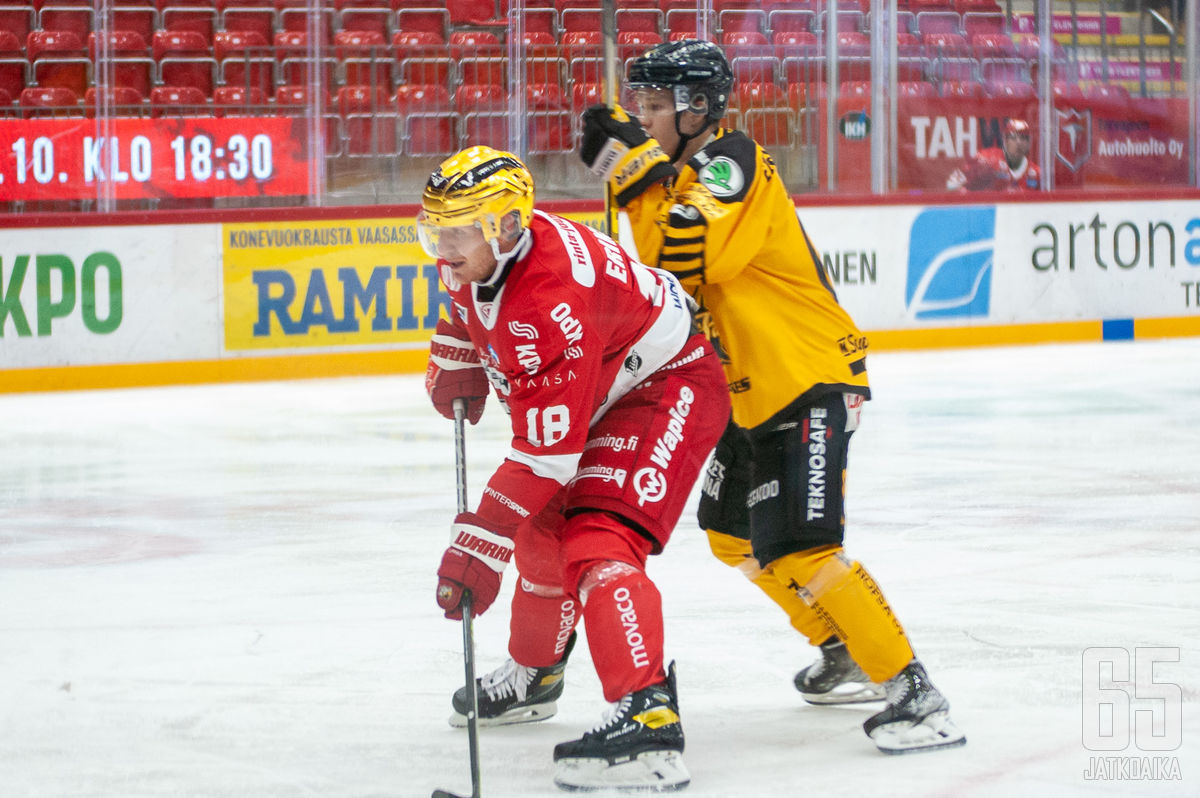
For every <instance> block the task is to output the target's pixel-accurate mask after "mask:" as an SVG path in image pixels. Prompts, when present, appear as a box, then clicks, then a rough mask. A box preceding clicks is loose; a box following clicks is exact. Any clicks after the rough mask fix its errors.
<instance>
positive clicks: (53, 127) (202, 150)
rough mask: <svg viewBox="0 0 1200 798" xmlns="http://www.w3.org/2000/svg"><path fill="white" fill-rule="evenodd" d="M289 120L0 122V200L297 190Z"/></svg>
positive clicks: (295, 145)
mask: <svg viewBox="0 0 1200 798" xmlns="http://www.w3.org/2000/svg"><path fill="white" fill-rule="evenodd" d="M305 141H306V127H305V120H304V119H303V118H296V117H267V118H263V117H257V118H250V117H227V118H222V119H212V118H188V117H184V118H177V117H169V118H161V119H143V118H114V119H109V120H104V121H101V120H97V119H64V118H54V119H0V201H20V200H62V199H88V198H95V197H96V196H98V195H103V194H104V192H106V191H107V190H108V188H107V186H105V184H106V183H107V184H109V185H111V190H112V196H113V197H114V198H115V199H147V198H168V197H170V198H181V197H242V196H287V195H303V194H305V193H307V191H308V157H307V147H306V145H305Z"/></svg>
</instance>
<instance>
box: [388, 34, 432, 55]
mask: <svg viewBox="0 0 1200 798" xmlns="http://www.w3.org/2000/svg"><path fill="white" fill-rule="evenodd" d="M442 43H443V42H442V40H441V39H440V38H439V37H438V36H437V34H435V33H431V32H429V31H427V30H408V31H405V30H398V31H396V32H395V33H393V34H392V46H393V47H395V48H396V49H397V50H398V51H399V53H398V55H399V57H404V55H405V54H406V53H405V51H406V50H408V49H409V48H410V47H429V46H432V45H436V44H442Z"/></svg>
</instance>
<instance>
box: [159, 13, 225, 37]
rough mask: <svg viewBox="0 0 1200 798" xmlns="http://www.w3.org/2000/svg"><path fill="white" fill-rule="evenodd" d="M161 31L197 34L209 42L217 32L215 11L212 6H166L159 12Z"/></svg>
mask: <svg viewBox="0 0 1200 798" xmlns="http://www.w3.org/2000/svg"><path fill="white" fill-rule="evenodd" d="M159 18H160V19H161V20H162V26H163V30H168V31H173V32H190V33H199V34H200V35H201V36H203V37H204V41H205V42H211V41H212V37H213V34H214V33H216V30H217V9H216V8H213V7H212V6H192V5H168V6H165V7H164V8H163V9H162V11H161V12H159Z"/></svg>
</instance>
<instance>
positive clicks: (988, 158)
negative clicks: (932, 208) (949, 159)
mask: <svg viewBox="0 0 1200 798" xmlns="http://www.w3.org/2000/svg"><path fill="white" fill-rule="evenodd" d="M1029 147H1030V135H1029V123H1028V122H1026V121H1025V120H1023V119H1010V120H1008V123H1007V124H1006V125H1005V126H1004V146H1003V147H988V148H987V149H984V150H980V151H979V152H978V153H976V155H975V157H974V158H971V159H969V160H967V161H966V162H965V163H963V164H962V166H960V167H958V168H957V169H955V170H954V171H953V172H951V173H950V177H948V178H947V179H946V188H948V189H949V190H951V191H963V192H966V191H1038V190H1039V189H1041V187H1042V170H1041V169H1039V168H1038V166H1037V164H1035V163H1033V161H1031V160H1029Z"/></svg>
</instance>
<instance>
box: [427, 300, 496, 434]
mask: <svg viewBox="0 0 1200 798" xmlns="http://www.w3.org/2000/svg"><path fill="white" fill-rule="evenodd" d="M457 333H458V330H456V329H455V327H454V325H452V324H451V323H450V322H448V321H446V320H445V319H438V324H437V330H435V331H434V333H433V340H432V341H430V343H429V365H428V366H426V368H425V392H426V393H428V394H429V398H430V399H431V400H433V406H434V407H435V408H436V409H437V411H438V412H439V413H441V414H442V415H443V416H445V417H446V418H449V419H453V418H454V400H455V399H466V400H467V420H468V421H470V422H471V423H472V424H474V423H476V422H478V421H479V417H480V416H482V415H483V405H484V402H486V401H487V395H488V380H487V375H486V374H484V371H483V364H482V363H480V362H479V353H478V352H476V351H475V345H474V344H472V343H471V342H470V341H469V340H465V339H463V338H460V337H458V334H457Z"/></svg>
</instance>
